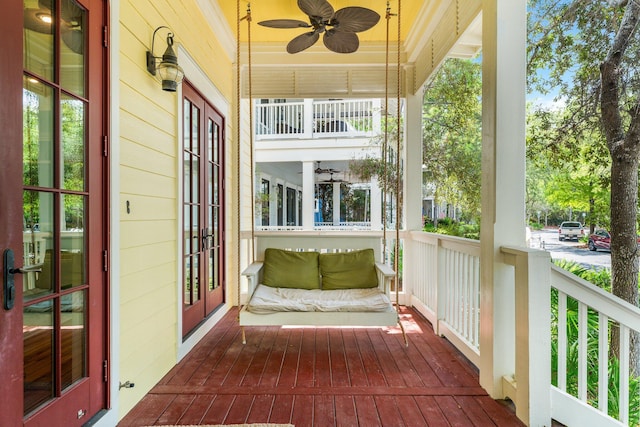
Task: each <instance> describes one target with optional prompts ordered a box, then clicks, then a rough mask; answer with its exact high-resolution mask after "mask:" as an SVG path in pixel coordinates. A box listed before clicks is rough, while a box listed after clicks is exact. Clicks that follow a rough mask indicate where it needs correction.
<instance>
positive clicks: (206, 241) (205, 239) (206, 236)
mask: <svg viewBox="0 0 640 427" xmlns="http://www.w3.org/2000/svg"><path fill="white" fill-rule="evenodd" d="M206 232H207V230H206V229H204V228H203V229H202V250H203V251H204V250H206V249H208V248H209V247H210V245H209V239H210V238H211V237H213V234H205V233H206Z"/></svg>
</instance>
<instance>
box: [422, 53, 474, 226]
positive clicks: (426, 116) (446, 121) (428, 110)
mask: <svg viewBox="0 0 640 427" xmlns="http://www.w3.org/2000/svg"><path fill="white" fill-rule="evenodd" d="M481 95H482V76H481V65H480V63H479V62H477V61H470V60H462V59H453V58H452V59H448V60H446V61H445V62H444V64H443V65H442V67H441V68H440V70H438V72H437V74H436V76H435V77H434V79H433V80H432V81H431V82H430V83H429V84H428V86H427V87H426V89H425V93H424V103H423V109H422V126H423V128H422V132H423V139H422V140H423V143H422V149H423V155H422V156H423V164H424V165H425V167H426V168H425V169H426V172H425V173H426V177H425V178H426V180H427V182H429V183H431V184H433V186H434V188H435V200H436V202H437V203H448V204H453V205H456V206H458V207H460V208H461V209H462V211H463V212H464V213H465V214H466V216H467V218H468V219H471V220H478V219H479V216H480V175H481V151H482V132H481V116H482V99H481Z"/></svg>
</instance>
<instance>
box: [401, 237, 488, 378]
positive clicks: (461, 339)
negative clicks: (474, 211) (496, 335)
mask: <svg viewBox="0 0 640 427" xmlns="http://www.w3.org/2000/svg"><path fill="white" fill-rule="evenodd" d="M409 236H410V238H409V241H407V240H406V238H405V243H404V248H405V249H404V269H405V271H406V270H407V269H410V270H411V274H410V277H411V278H412V279H411V283H410V284H408V285H407V286H408V287H410V289H411V304H412V305H413V306H414V307H416V308H417V309H418V310H419V311H420V312H421V313H422V314H423V315H424V316H425V317H426V318H427V319H428V320H429V321H430V322H431V324H432V325H433V329H434V332H435V333H437V334H439V335H442V336H445V337H447V339H449V340H450V341H451V342H452V343H453V344H454V345H455V346H456V347H457V348H458V349H459V350H460V351H461V352H462V353H463V354H464V355H465V356H466V357H467V358H468V359H469V360H470V361H471V362H472V363H474V364H475V365H476V366H479V362H480V360H479V358H480V317H479V316H480V242H478V241H473V240H469V239H461V238H457V237H450V236H444V235H440V234H433V233H423V232H419V231H414V232H411V233H410V234H409Z"/></svg>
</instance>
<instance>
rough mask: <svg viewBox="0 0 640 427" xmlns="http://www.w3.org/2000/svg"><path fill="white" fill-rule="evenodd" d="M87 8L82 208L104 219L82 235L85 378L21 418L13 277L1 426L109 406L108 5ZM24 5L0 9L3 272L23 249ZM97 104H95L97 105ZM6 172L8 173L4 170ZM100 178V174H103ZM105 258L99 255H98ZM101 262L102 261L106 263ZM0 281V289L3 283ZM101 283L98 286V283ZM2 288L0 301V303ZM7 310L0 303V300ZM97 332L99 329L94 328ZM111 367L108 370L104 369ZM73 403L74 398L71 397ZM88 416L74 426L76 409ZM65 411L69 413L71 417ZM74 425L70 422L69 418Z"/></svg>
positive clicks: (88, 2) (18, 279)
mask: <svg viewBox="0 0 640 427" xmlns="http://www.w3.org/2000/svg"><path fill="white" fill-rule="evenodd" d="M77 1H78V2H79V3H80V4H82V5H83V6H85V7H87V8H88V9H89V10H90V11H91V12H90V14H89V19H88V23H87V24H88V25H87V33H88V36H87V37H88V43H89V46H90V48H89V49H88V51H89V52H90V53H88V54H87V66H88V69H89V70H90V71H91V70H95V71H93V72H92V75H91V78H90V81H92V82H95V83H92V84H90V85H88V94H87V98H88V99H89V100H93V101H92V102H90V104H89V108H88V113H87V114H88V119H89V124H90V125H89V126H88V127H87V160H86V162H87V164H86V166H87V170H90V169H93V170H94V171H95V170H96V169H97V170H98V172H97V173H92V174H88V177H89V180H88V181H87V186H88V187H87V188H88V189H89V191H90V192H91V194H92V195H93V197H90V198H89V204H88V206H87V214H88V216H90V217H91V216H92V215H93V216H95V215H96V213H97V215H99V216H100V217H101V219H100V220H98V221H89V228H88V229H87V235H88V236H91V238H88V245H89V246H90V250H89V253H90V254H93V255H92V256H90V257H88V263H89V271H93V272H95V274H92V276H91V278H92V285H91V287H90V291H89V292H88V295H89V297H88V298H89V299H88V302H87V307H88V308H89V311H88V316H87V319H86V326H87V328H88V332H87V339H88V342H87V348H88V351H87V368H86V369H87V375H88V378H87V379H84V380H81V381H80V382H79V383H78V384H75V385H73V386H72V387H70V388H69V389H68V390H66V391H65V392H64V396H67V397H66V401H55V403H59V404H54V405H52V404H47V405H45V407H44V408H42V410H40V411H39V412H36V413H35V414H32V415H30V417H29V418H28V419H24V416H23V413H24V401H23V393H22V389H23V341H22V323H23V314H22V298H23V295H22V281H23V278H22V275H20V274H16V275H14V280H15V292H16V294H15V301H16V307H15V308H13V309H11V310H5V309H4V308H3V307H2V304H0V352H1V354H2V363H0V393H2V394H1V396H2V398H0V414H2V415H1V417H2V423H5V422H6V423H8V424H10V425H18V424H22V422H23V419H24V422H25V424H26V425H50V423H51V420H58V421H59V422H65V423H66V421H63V420H65V419H68V417H69V414H70V413H72V415H76V416H75V417H73V416H72V418H71V420H70V421H69V422H68V424H67V425H76V424H77V425H80V424H83V423H86V422H87V421H89V420H90V419H91V417H92V416H94V415H96V414H97V413H98V412H99V411H100V410H102V409H106V408H108V407H109V381H108V369H107V368H106V366H105V362H108V360H109V341H108V339H109V335H108V333H109V316H108V313H109V306H108V301H109V300H108V297H109V289H108V278H109V277H108V268H107V267H108V264H107V262H106V259H107V257H106V255H107V252H106V251H107V247H108V242H109V239H108V236H109V234H108V223H109V216H108V211H109V209H108V207H109V203H108V201H109V198H108V197H109V187H108V183H109V175H108V173H107V172H108V170H109V168H108V166H109V164H108V156H107V154H108V150H107V148H108V145H107V143H106V142H107V141H108V130H109V117H108V115H107V112H108V111H109V110H108V109H109V104H108V101H109V97H108V93H109V92H108V89H109V71H108V70H109V62H108V51H109V49H108V47H107V46H106V44H105V43H103V41H104V40H105V38H106V35H105V33H106V31H105V29H106V28H107V23H108V22H109V21H108V18H109V6H108V0H77ZM22 26H23V2H20V1H11V2H8V4H7V5H5V7H4V8H3V13H2V16H0V37H1V39H2V40H5V41H6V42H5V43H3V44H2V46H1V47H0V94H1V95H2V100H3V101H2V102H1V103H0V129H3V132H2V141H1V143H0V159H3V161H4V162H5V167H0V200H2V205H3V206H2V208H1V209H0V271H2V272H4V270H5V266H4V261H3V257H2V256H1V255H2V252H4V251H5V250H6V249H12V250H13V251H14V258H15V260H16V267H20V266H21V265H22V259H23V254H22V252H23V245H22V228H21V227H16V226H15V224H22V221H23V211H22V202H23V201H22V187H23V181H22V166H21V164H22V162H21V159H22V137H23V135H22V120H23V119H22V112H23V106H22V87H23V83H22V79H23V69H22V58H23V51H22V49H23V46H22V31H23V28H22ZM96 100H97V101H96ZM7 166H8V167H7ZM100 171H101V172H102V173H100ZM103 254H104V256H103ZM103 260H104V261H103ZM3 276H4V275H2V276H0V280H1V281H0V287H1V286H2V283H3V282H4V277H3ZM96 282H98V283H96ZM3 298H4V297H3V293H2V291H1V288H0V300H3ZM2 302H3V303H4V301H2ZM92 325H97V326H92ZM107 366H108V364H107ZM71 396H77V398H73V397H71ZM76 407H77V408H78V409H79V410H80V409H82V410H86V414H84V415H83V416H82V417H81V418H79V419H78V417H77V413H76V414H74V413H73V411H74V410H75V408H76ZM70 408H72V409H71V411H70V410H69V409H70ZM73 418H75V419H73Z"/></svg>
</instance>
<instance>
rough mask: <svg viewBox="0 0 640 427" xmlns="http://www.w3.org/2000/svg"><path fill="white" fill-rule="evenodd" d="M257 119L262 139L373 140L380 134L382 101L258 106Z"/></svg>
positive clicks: (256, 123)
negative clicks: (373, 137) (348, 138)
mask: <svg viewBox="0 0 640 427" xmlns="http://www.w3.org/2000/svg"><path fill="white" fill-rule="evenodd" d="M255 117H256V119H255V135H256V137H257V138H258V139H289V138H299V139H313V138H338V137H339V138H344V137H371V136H374V135H375V134H377V133H379V131H380V101H379V100H377V99H353V100H338V101H317V100H311V99H308V100H304V101H297V102H284V103H266V104H258V103H256V104H255Z"/></svg>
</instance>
